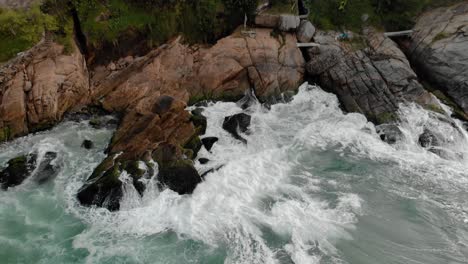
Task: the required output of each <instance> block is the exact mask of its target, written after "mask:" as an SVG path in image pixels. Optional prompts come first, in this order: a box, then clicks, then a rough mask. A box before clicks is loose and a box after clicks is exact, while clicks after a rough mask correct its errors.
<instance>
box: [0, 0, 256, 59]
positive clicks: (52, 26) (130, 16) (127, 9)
mask: <svg viewBox="0 0 468 264" xmlns="http://www.w3.org/2000/svg"><path fill="white" fill-rule="evenodd" d="M256 7H257V0H199V1H186V0H172V1H167V0H129V1H127V0H43V1H42V4H40V5H39V4H36V5H34V6H32V7H30V8H29V9H18V10H10V9H0V37H1V38H2V42H1V43H0V61H5V60H8V59H9V58H11V57H13V56H15V55H16V54H17V53H19V52H21V51H24V50H26V49H28V48H30V47H32V46H33V45H34V44H36V43H37V42H38V41H39V40H40V39H41V37H42V34H43V33H44V32H51V33H53V35H54V37H55V40H56V41H58V42H59V43H61V44H62V45H64V46H65V48H66V51H71V48H72V40H73V30H74V26H78V28H75V29H78V31H80V32H76V33H82V39H79V41H80V42H81V44H82V46H83V45H84V46H86V48H90V49H91V50H93V51H94V52H99V51H100V50H102V51H104V50H108V49H110V50H113V49H116V50H123V49H125V48H128V49H135V48H136V47H135V45H136V44H138V45H141V44H142V42H143V44H146V47H147V48H152V47H154V46H158V45H160V44H161V43H164V42H166V41H167V40H168V39H170V38H171V37H174V36H176V35H178V34H182V35H183V36H184V39H185V41H187V42H189V43H212V42H214V41H216V40H217V39H219V38H220V37H222V36H224V35H227V34H229V33H230V32H232V30H233V29H234V28H236V27H237V26H238V25H240V24H242V23H243V22H244V16H245V15H247V16H248V17H249V18H250V19H249V21H253V15H254V11H255V9H256ZM74 23H75V25H74ZM132 41H133V42H132ZM144 42H146V43H144ZM125 45H127V46H128V47H125Z"/></svg>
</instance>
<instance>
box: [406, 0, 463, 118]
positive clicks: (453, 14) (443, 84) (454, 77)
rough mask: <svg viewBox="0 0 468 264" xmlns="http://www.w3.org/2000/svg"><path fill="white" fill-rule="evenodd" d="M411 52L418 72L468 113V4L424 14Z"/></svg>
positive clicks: (413, 36) (414, 36)
mask: <svg viewBox="0 0 468 264" xmlns="http://www.w3.org/2000/svg"><path fill="white" fill-rule="evenodd" d="M407 52H408V55H409V58H410V60H411V62H412V63H413V64H414V65H415V67H416V69H417V71H418V73H419V74H420V75H421V76H423V77H424V78H425V79H427V80H428V81H429V82H430V83H431V84H433V85H434V86H435V87H436V88H437V89H440V90H442V91H443V92H444V93H445V94H446V95H448V96H449V97H450V98H451V99H452V100H453V101H454V102H455V103H456V104H458V105H459V106H460V107H461V109H462V110H463V111H464V112H465V113H468V3H467V2H466V1H465V2H464V3H461V4H458V5H455V6H452V7H450V8H439V9H435V10H432V11H430V12H427V13H425V14H423V15H422V16H421V17H420V18H419V19H418V22H417V24H416V26H415V28H414V33H413V35H412V42H411V44H410V46H409V48H408V51H407Z"/></svg>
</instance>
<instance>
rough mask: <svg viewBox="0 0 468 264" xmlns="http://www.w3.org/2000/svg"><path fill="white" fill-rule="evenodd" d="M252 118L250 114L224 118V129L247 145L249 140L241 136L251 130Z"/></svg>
mask: <svg viewBox="0 0 468 264" xmlns="http://www.w3.org/2000/svg"><path fill="white" fill-rule="evenodd" d="M251 119H252V117H251V116H250V115H248V114H244V113H240V114H236V115H232V116H228V117H225V118H224V122H223V129H224V130H226V131H227V132H229V133H230V134H231V135H232V136H233V137H234V138H235V139H238V140H240V141H242V142H244V143H246V144H247V140H246V139H245V138H243V137H241V136H240V135H239V132H241V133H245V132H247V130H248V129H249V126H250V122H251Z"/></svg>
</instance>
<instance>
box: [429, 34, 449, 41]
mask: <svg viewBox="0 0 468 264" xmlns="http://www.w3.org/2000/svg"><path fill="white" fill-rule="evenodd" d="M449 36H450V35H449V34H447V33H445V32H440V33H439V34H437V35H436V36H435V37H434V39H433V40H432V42H437V41H439V40H442V39H445V38H448V37H449Z"/></svg>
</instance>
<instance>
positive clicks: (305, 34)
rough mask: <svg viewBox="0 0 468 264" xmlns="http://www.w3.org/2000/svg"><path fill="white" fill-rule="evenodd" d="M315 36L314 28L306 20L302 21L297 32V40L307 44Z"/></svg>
mask: <svg viewBox="0 0 468 264" xmlns="http://www.w3.org/2000/svg"><path fill="white" fill-rule="evenodd" d="M314 35H315V27H314V25H312V23H310V21H308V20H302V21H301V24H300V25H299V28H298V30H297V33H296V36H297V40H298V41H299V42H302V43H307V42H310V41H311V40H312V38H313V37H314Z"/></svg>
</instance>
